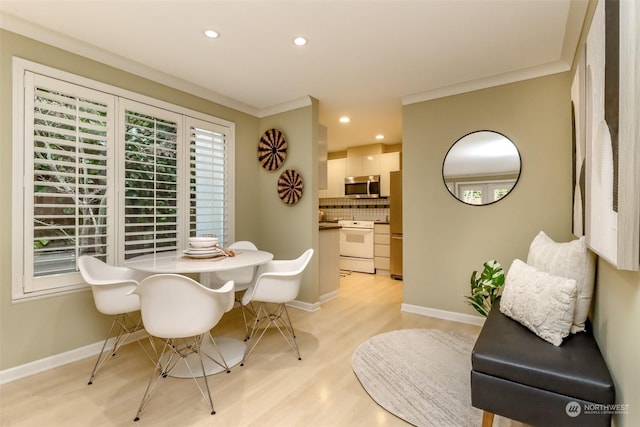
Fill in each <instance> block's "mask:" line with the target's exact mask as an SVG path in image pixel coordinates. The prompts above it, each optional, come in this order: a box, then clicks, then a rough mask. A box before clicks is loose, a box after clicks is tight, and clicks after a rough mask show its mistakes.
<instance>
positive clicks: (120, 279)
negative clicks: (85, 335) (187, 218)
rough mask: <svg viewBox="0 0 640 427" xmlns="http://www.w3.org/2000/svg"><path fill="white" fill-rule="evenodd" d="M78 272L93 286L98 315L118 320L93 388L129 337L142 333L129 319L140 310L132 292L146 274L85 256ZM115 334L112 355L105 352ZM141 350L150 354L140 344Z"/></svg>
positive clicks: (138, 323) (100, 356)
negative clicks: (102, 371)
mask: <svg viewBox="0 0 640 427" xmlns="http://www.w3.org/2000/svg"><path fill="white" fill-rule="evenodd" d="M78 269H79V270H80V274H81V275H82V278H83V279H84V281H85V282H87V284H89V285H91V292H92V293H93V301H94V303H95V306H96V308H97V309H98V311H99V312H101V313H103V314H106V315H110V316H114V318H113V323H112V324H111V328H110V329H109V333H107V337H106V338H105V340H104V344H103V345H102V350H100V354H98V359H97V360H96V364H95V366H94V367H93V371H92V372H91V377H90V378H89V384H92V383H93V379H94V377H95V376H96V375H97V374H98V371H99V370H100V369H101V368H102V367H103V366H104V364H105V363H106V362H107V361H108V360H109V359H110V358H111V356H115V355H116V352H117V351H118V349H119V348H120V347H121V346H122V344H124V343H125V341H126V340H127V338H128V336H129V335H130V334H132V333H133V332H136V331H138V330H140V329H142V325H141V321H140V320H138V321H134V320H133V319H132V318H131V317H130V316H129V313H131V312H134V311H138V310H140V300H139V298H138V296H137V295H129V294H130V291H132V290H133V289H135V288H136V286H138V283H139V281H140V280H142V279H144V277H145V276H146V274H145V273H142V272H138V271H135V270H132V269H129V268H126V267H114V266H112V265H108V264H106V263H104V262H102V261H101V260H99V259H98V258H94V257H92V256H89V255H83V256H81V257H80V258H78ZM114 331H116V336H115V338H114V344H113V348H112V349H111V350H110V351H105V348H106V347H107V344H108V342H109V339H110V337H111V334H112V333H113V332H114ZM138 343H140V341H138ZM140 346H141V347H142V349H143V350H144V351H145V353H147V351H146V349H145V348H144V346H143V345H142V343H140ZM147 356H149V358H150V359H151V360H153V361H154V362H155V360H154V358H153V357H151V356H150V355H149V354H148V353H147Z"/></svg>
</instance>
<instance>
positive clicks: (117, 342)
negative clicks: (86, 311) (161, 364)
mask: <svg viewBox="0 0 640 427" xmlns="http://www.w3.org/2000/svg"><path fill="white" fill-rule="evenodd" d="M141 329H143V326H142V320H138V321H134V320H133V319H132V318H131V316H129V314H128V313H123V314H118V315H116V316H114V319H113V322H112V323H111V328H109V332H108V333H107V337H106V338H105V340H104V343H103V344H102V349H101V350H100V353H99V354H98V358H97V360H96V364H95V365H94V366H93V371H91V377H89V382H88V384H89V385H91V384H93V379H94V378H95V377H96V375H98V372H99V371H100V369H102V367H103V366H104V365H105V364H106V363H107V362H108V361H109V360H110V359H111V358H112V357H113V356H115V355H116V353H117V352H118V350H119V349H120V347H122V346H123V345H124V344H126V342H127V339H128V338H129V335H131V334H133V333H134V332H138V331H139V330H141ZM114 330H117V334H116V336H115V338H114V339H113V346H112V347H111V349H110V350H107V351H105V349H106V348H107V344H109V340H110V338H111V335H112V333H113V332H114ZM137 342H138V344H140V347H142V350H143V351H144V353H145V354H146V355H147V357H148V358H149V360H151V362H152V363H154V364H155V363H156V361H157V360H158V358H157V355H158V353H157V351H156V348H155V344H154V342H153V340H152V339H151V337H149V342H150V343H151V348H152V350H153V353H154V354H149V352H148V351H147V349H146V348H145V347H144V345H143V344H142V342H141V341H140V340H138V341H137Z"/></svg>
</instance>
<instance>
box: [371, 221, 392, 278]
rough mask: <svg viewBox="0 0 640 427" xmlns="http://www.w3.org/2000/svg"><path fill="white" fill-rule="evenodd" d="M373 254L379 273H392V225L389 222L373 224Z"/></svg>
mask: <svg viewBox="0 0 640 427" xmlns="http://www.w3.org/2000/svg"><path fill="white" fill-rule="evenodd" d="M373 256H374V266H375V268H376V273H377V274H386V275H388V274H390V272H389V269H390V266H391V227H390V225H389V224H375V225H374V226H373Z"/></svg>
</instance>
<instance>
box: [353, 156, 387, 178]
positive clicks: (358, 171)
mask: <svg viewBox="0 0 640 427" xmlns="http://www.w3.org/2000/svg"><path fill="white" fill-rule="evenodd" d="M380 159H381V156H380V155H379V154H372V155H369V156H354V157H347V170H346V176H363V175H380Z"/></svg>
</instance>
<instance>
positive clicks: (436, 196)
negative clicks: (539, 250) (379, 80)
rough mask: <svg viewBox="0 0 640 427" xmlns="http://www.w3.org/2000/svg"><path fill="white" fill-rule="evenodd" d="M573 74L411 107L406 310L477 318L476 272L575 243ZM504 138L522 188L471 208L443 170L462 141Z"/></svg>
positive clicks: (406, 148)
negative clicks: (478, 136)
mask: <svg viewBox="0 0 640 427" xmlns="http://www.w3.org/2000/svg"><path fill="white" fill-rule="evenodd" d="M570 82H571V79H570V77H569V74H568V73H565V74H557V75H553V76H550V77H545V78H539V79H534V80H528V81H524V82H520V83H513V84H509V85H504V86H499V87H495V88H489V89H485V90H479V91H475V92H470V93H466V94H462V95H456V96H450V97H446V98H441V99H437V100H433V101H428V102H422V103H417V104H412V105H407V106H405V107H404V111H403V136H404V140H403V160H404V162H403V173H404V180H403V184H404V193H403V201H404V204H405V207H404V222H403V225H404V230H405V233H404V257H405V258H404V262H405V265H404V302H405V303H406V304H412V305H417V306H423V307H431V308H436V309H440V310H446V311H453V312H460V313H466V314H476V313H475V312H474V311H473V309H472V308H471V307H470V306H468V305H467V304H466V303H465V302H464V300H463V298H462V295H464V294H467V293H468V291H469V277H470V276H471V272H472V271H474V270H479V269H481V268H482V264H483V262H484V261H487V260H490V259H497V260H498V261H500V262H501V263H502V264H503V266H504V267H505V269H506V268H508V267H509V266H510V265H511V262H512V261H513V259H514V258H521V259H526V256H527V252H528V248H529V243H530V242H531V240H532V239H533V237H534V236H535V235H536V234H537V233H538V232H539V231H540V230H545V232H546V233H547V234H549V235H550V236H551V237H552V238H554V239H556V240H560V241H562V240H568V239H570V238H571V201H572V196H571V127H570V123H571V121H570V109H569V105H570V104H569V87H570V86H569V85H570ZM475 130H494V131H497V132H500V133H502V134H504V135H506V136H507V137H509V138H510V139H511V140H512V141H513V142H514V143H515V144H516V146H517V147H518V150H519V151H520V155H521V158H522V172H521V175H520V180H519V181H518V183H517V185H516V187H515V188H514V190H513V191H512V192H511V193H510V194H509V195H508V196H507V197H506V198H504V199H503V200H501V201H500V202H498V203H495V204H492V205H488V206H470V205H465V204H463V203H461V202H459V201H458V200H456V199H455V198H453V197H452V196H451V195H450V194H449V192H448V191H447V189H446V188H445V186H444V183H443V181H442V162H443V159H444V156H445V155H446V153H447V150H448V149H449V147H450V146H451V144H453V143H454V142H455V141H456V140H457V139H458V138H460V137H462V136H463V135H465V134H467V133H469V132H472V131H475Z"/></svg>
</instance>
